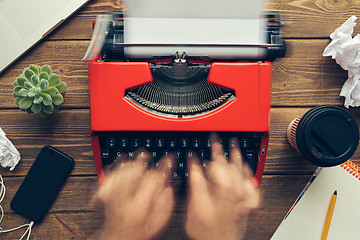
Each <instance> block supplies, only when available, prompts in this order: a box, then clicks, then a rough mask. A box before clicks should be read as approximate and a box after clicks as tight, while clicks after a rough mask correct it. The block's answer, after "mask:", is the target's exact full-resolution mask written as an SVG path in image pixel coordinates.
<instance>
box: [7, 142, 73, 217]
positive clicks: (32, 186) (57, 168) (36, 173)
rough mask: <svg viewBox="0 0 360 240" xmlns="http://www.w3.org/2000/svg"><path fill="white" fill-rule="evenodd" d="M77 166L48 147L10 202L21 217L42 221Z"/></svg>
mask: <svg viewBox="0 0 360 240" xmlns="http://www.w3.org/2000/svg"><path fill="white" fill-rule="evenodd" d="M73 167H74V160H73V159H72V158H71V157H69V156H67V155H66V154H64V153H62V152H60V151H59V150H57V149H55V148H54V147H51V146H45V147H43V148H42V149H41V151H40V153H39V154H38V156H37V157H36V159H35V161H34V163H33V165H32V166H31V168H30V170H29V172H28V173H27V175H26V177H25V178H24V180H23V182H22V183H21V185H20V187H19V189H18V191H17V192H16V194H15V196H14V198H13V199H12V201H11V203H10V207H11V208H12V209H13V210H14V211H15V212H16V213H18V214H20V215H22V216H24V217H26V218H28V219H30V220H31V221H33V222H35V223H36V222H40V221H41V220H42V219H43V218H44V217H45V215H46V213H47V212H48V210H49V208H50V207H51V204H52V203H53V201H54V200H55V198H56V196H57V195H58V193H59V191H60V190H61V187H62V186H63V185H64V183H65V181H66V179H67V177H68V176H69V174H70V172H71V170H72V169H73Z"/></svg>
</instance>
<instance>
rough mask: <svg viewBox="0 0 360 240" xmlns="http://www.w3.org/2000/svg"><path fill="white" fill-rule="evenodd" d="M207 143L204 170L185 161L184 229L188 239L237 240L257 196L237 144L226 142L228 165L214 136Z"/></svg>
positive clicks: (193, 160)
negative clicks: (209, 155) (186, 193)
mask: <svg viewBox="0 0 360 240" xmlns="http://www.w3.org/2000/svg"><path fill="white" fill-rule="evenodd" d="M210 141H211V160H212V161H210V162H208V163H207V164H206V165H207V166H206V168H205V169H203V168H202V166H201V165H200V164H201V163H200V162H199V159H197V158H196V157H188V170H189V186H190V188H189V199H188V207H187V217H186V223H185V229H186V232H187V234H188V236H189V237H190V238H192V239H197V240H198V239H206V240H211V239H224V240H230V239H237V240H239V239H241V237H242V235H243V234H244V231H245V228H246V222H247V216H248V214H249V212H250V210H252V209H254V208H256V207H257V206H258V205H259V201H260V195H259V193H258V191H257V189H256V188H255V187H254V185H253V184H252V183H251V181H250V169H249V167H248V166H247V165H246V164H245V163H243V160H242V155H241V152H240V149H239V143H238V141H237V140H236V139H231V140H230V143H229V145H230V162H228V160H227V159H226V157H225V156H224V150H223V147H222V145H221V144H220V143H219V140H218V137H217V135H215V134H212V135H211V137H210ZM190 155H191V154H190ZM190 155H189V156H190Z"/></svg>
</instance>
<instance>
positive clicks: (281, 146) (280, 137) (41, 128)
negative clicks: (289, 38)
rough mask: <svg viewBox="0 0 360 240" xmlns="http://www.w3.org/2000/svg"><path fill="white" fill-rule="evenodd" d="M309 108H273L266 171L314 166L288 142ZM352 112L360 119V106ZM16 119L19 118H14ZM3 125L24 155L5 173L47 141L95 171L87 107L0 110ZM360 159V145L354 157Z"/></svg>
mask: <svg viewBox="0 0 360 240" xmlns="http://www.w3.org/2000/svg"><path fill="white" fill-rule="evenodd" d="M308 110H309V108H272V109H271V125H270V128H271V131H270V143H269V150H268V153H267V159H266V164H265V172H264V174H310V173H311V172H313V171H314V169H315V166H313V165H311V164H310V163H308V162H307V161H306V160H305V159H303V158H302V157H301V156H300V155H299V154H298V153H297V152H296V151H295V150H294V149H293V148H292V147H291V146H290V145H289V143H288V142H287V139H286V129H287V126H288V124H289V123H290V122H291V121H292V120H293V119H294V118H296V117H301V116H302V115H303V114H304V113H305V112H306V111H308ZM350 113H351V114H352V115H353V116H354V117H355V118H356V119H357V121H358V123H360V109H351V111H350ZM14 119H16V121H14ZM0 121H1V123H2V125H1V126H2V129H3V130H4V131H5V133H6V134H7V137H8V138H9V139H10V140H11V141H12V142H13V143H14V145H15V146H16V147H17V149H18V150H19V152H20V154H21V155H22V159H21V160H20V163H19V165H18V166H17V167H16V168H15V170H14V171H13V172H9V171H7V170H3V169H0V174H3V175H4V176H13V175H22V176H23V175H25V174H26V173H27V171H28V170H29V168H30V166H31V165H32V163H33V161H34V159H35V157H36V155H37V154H38V152H39V151H40V149H41V147H42V146H44V145H52V146H54V147H56V148H58V149H60V150H61V151H63V152H65V153H66V154H68V155H70V156H71V157H73V158H74V159H75V168H74V170H73V172H72V175H89V174H90V175H96V171H95V165H94V160H93V153H92V147H91V141H90V133H89V111H88V110H87V109H83V110H81V109H79V110H75V109H63V110H60V112H57V113H56V114H55V115H53V116H50V117H49V118H47V119H44V118H41V117H40V116H37V115H28V114H26V113H23V112H22V111H20V110H2V111H0ZM352 159H354V161H355V162H358V163H360V149H358V150H357V151H356V152H355V154H354V156H353V158H352Z"/></svg>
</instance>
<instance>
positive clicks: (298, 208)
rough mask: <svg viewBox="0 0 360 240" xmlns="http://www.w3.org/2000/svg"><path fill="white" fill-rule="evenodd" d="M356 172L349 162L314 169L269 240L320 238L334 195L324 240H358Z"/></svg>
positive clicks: (358, 171) (358, 185)
mask: <svg viewBox="0 0 360 240" xmlns="http://www.w3.org/2000/svg"><path fill="white" fill-rule="evenodd" d="M359 174H360V168H359V166H357V165H356V164H354V163H352V162H351V161H347V162H345V163H344V164H342V165H339V166H336V167H328V168H325V167H324V168H321V169H318V170H317V171H316V172H315V174H314V176H313V177H312V178H311V179H310V181H309V184H308V185H307V186H306V187H305V189H304V190H303V192H302V193H301V194H300V196H299V197H298V199H297V200H296V201H295V203H294V205H293V207H291V209H290V210H289V212H288V214H286V216H285V218H284V219H283V221H282V222H281V224H280V226H279V227H278V229H277V230H276V232H275V233H274V235H273V236H272V238H271V240H288V239H291V240H297V239H299V240H312V239H314V240H318V239H320V238H321V234H322V231H323V227H324V223H325V218H326V214H327V210H328V208H329V204H330V199H331V196H332V194H333V193H334V191H335V190H336V191H337V194H338V195H337V201H336V204H335V208H334V213H333V216H332V220H331V224H330V228H329V232H328V237H327V240H352V239H354V240H358V239H360V176H359Z"/></svg>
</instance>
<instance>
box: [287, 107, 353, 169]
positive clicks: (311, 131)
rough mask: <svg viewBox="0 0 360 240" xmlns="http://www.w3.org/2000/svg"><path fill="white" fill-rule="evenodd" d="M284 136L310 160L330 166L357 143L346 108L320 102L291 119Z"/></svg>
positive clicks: (348, 153) (340, 161)
mask: <svg viewBox="0 0 360 240" xmlns="http://www.w3.org/2000/svg"><path fill="white" fill-rule="evenodd" d="M287 139H288V141H289V143H290V145H291V146H292V147H293V148H295V149H296V150H297V151H298V152H299V153H300V154H301V155H302V156H303V157H304V158H306V159H307V160H308V161H309V162H311V163H313V164H315V165H317V166H322V167H330V166H335V165H338V164H341V163H343V162H345V161H346V160H348V159H349V158H350V157H351V156H352V155H353V154H354V152H355V150H356V148H357V146H358V144H359V129H358V126H357V123H356V121H355V119H354V118H353V117H352V116H351V115H350V114H349V113H348V112H347V111H346V110H344V109H342V108H340V107H337V106H333V105H321V106H317V107H315V108H313V109H311V110H309V111H308V112H307V113H305V114H304V115H303V116H302V117H301V118H296V119H294V120H293V121H292V122H291V123H290V124H289V127H288V129H287Z"/></svg>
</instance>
